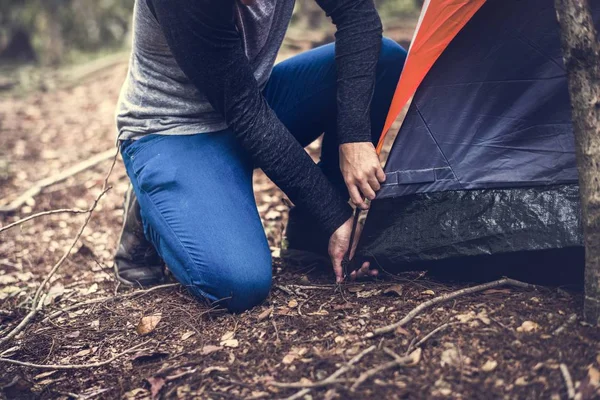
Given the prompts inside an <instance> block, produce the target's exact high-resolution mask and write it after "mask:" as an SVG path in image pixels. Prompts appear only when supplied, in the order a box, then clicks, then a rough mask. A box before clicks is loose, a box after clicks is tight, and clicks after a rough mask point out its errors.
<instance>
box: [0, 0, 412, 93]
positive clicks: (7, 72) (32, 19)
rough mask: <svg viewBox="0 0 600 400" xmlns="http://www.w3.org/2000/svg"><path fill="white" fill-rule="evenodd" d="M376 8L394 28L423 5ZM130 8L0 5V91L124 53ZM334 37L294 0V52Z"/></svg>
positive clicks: (399, 1) (310, 8)
mask: <svg viewBox="0 0 600 400" xmlns="http://www.w3.org/2000/svg"><path fill="white" fill-rule="evenodd" d="M375 3H376V5H377V7H378V9H379V10H380V13H381V16H382V19H383V20H384V24H387V25H394V24H395V21H398V20H402V19H405V18H409V19H411V20H414V18H415V16H416V15H417V13H418V10H420V7H421V5H422V0H375ZM133 4H134V0H0V90H2V89H8V88H11V87H13V86H15V85H17V84H21V86H23V85H24V86H31V85H32V84H33V86H39V83H40V82H39V80H40V79H39V76H37V75H36V74H39V68H47V69H55V68H56V67H57V66H60V65H71V64H76V63H82V62H87V61H90V60H94V59H98V58H100V57H105V56H107V55H109V54H116V53H119V52H121V53H123V52H126V51H127V48H128V45H129V43H130V31H131V13H132V9H133ZM332 34H333V27H332V25H331V23H329V22H328V21H327V19H326V17H325V15H324V13H323V11H322V10H321V9H320V8H319V7H318V6H317V4H316V2H315V1H314V0H297V1H296V9H295V11H294V17H293V21H292V25H291V27H290V35H288V36H290V38H291V39H290V40H291V42H292V44H291V45H292V46H294V45H297V46H298V48H297V49H296V50H301V49H303V47H304V46H303V45H302V44H301V42H302V41H303V40H305V41H310V42H311V43H313V44H314V43H315V42H317V43H318V42H320V41H323V42H327V41H329V40H332V39H333V37H332ZM319 35H320V36H319ZM294 42H295V44H294ZM35 67H37V68H35ZM32 68H33V69H32ZM16 72H19V73H18V74H17V73H16ZM24 72H25V73H24ZM32 73H33V75H34V76H31V75H32ZM32 79H33V81H34V82H27V81H28V80H32ZM45 84H47V82H46V83H45ZM36 88H38V89H39V87H36ZM50 88H51V87H50ZM42 89H44V87H42Z"/></svg>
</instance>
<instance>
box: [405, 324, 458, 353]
mask: <svg viewBox="0 0 600 400" xmlns="http://www.w3.org/2000/svg"><path fill="white" fill-rule="evenodd" d="M460 324H461V322H448V323H446V324H443V325H440V326H438V327H437V328H435V329H434V330H432V331H431V332H429V333H428V334H427V335H425V337H423V339H421V340H419V341H418V342H417V343H415V344H414V345H412V344H411V345H410V346H408V350H406V352H407V353H410V351H411V350H412V349H414V348H417V347H420V346H421V345H422V344H423V343H425V342H426V341H428V340H429V339H431V338H432V337H433V335H435V334H436V333H438V332H440V331H443V330H444V329H446V328H447V327H449V326H452V325H460Z"/></svg>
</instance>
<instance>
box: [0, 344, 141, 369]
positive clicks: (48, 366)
mask: <svg viewBox="0 0 600 400" xmlns="http://www.w3.org/2000/svg"><path fill="white" fill-rule="evenodd" d="M149 342H150V340H147V341H145V342H144V343H140V344H138V345H135V346H133V347H132V348H130V349H128V350H125V351H124V352H122V353H119V354H117V355H116V356H114V357H112V358H109V359H108V360H105V361H99V362H97V363H92V364H33V363H29V362H25V361H18V360H13V359H10V358H3V357H0V362H5V363H9V364H15V365H20V366H22V367H31V368H40V369H60V370H70V369H85V368H97V367H102V366H104V365H107V364H110V363H111V362H113V361H115V360H116V359H117V358H119V357H121V356H123V355H125V354H127V353H131V352H132V351H133V350H136V349H138V348H140V347H142V346H143V345H145V344H147V343H149Z"/></svg>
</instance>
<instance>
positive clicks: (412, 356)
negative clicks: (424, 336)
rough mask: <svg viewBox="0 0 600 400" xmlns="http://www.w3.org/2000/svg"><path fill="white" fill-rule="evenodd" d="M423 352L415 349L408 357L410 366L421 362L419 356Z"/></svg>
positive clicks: (418, 348)
mask: <svg viewBox="0 0 600 400" xmlns="http://www.w3.org/2000/svg"><path fill="white" fill-rule="evenodd" d="M422 353H423V351H422V350H421V348H420V347H417V348H416V349H415V350H414V351H413V352H412V353H410V354H409V355H408V357H409V358H410V365H417V364H418V363H419V362H420V361H421V354H422Z"/></svg>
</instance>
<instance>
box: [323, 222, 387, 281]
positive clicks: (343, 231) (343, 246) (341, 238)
mask: <svg viewBox="0 0 600 400" xmlns="http://www.w3.org/2000/svg"><path fill="white" fill-rule="evenodd" d="M353 219H354V217H351V218H350V219H348V220H347V221H346V222H344V223H343V224H342V226H340V227H339V228H338V229H337V230H336V231H335V232H334V233H333V235H331V238H330V239H329V257H331V263H332V264H333V272H334V273H335V281H336V283H340V282H342V281H343V280H344V269H343V267H342V261H343V259H344V255H345V254H346V251H348V248H349V247H350V236H351V235H352V225H353V224H352V222H353ZM361 232H362V225H360V224H358V225H357V227H356V232H355V234H354V243H352V250H351V251H350V259H352V258H353V257H354V252H355V250H356V245H357V244H358V238H359V237H360V234H361ZM378 273H379V271H378V270H376V269H374V270H369V262H368V261H366V262H364V263H363V264H362V266H361V267H360V269H359V270H357V271H354V272H352V274H350V279H351V280H354V279H356V278H361V277H363V276H377V274H378Z"/></svg>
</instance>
